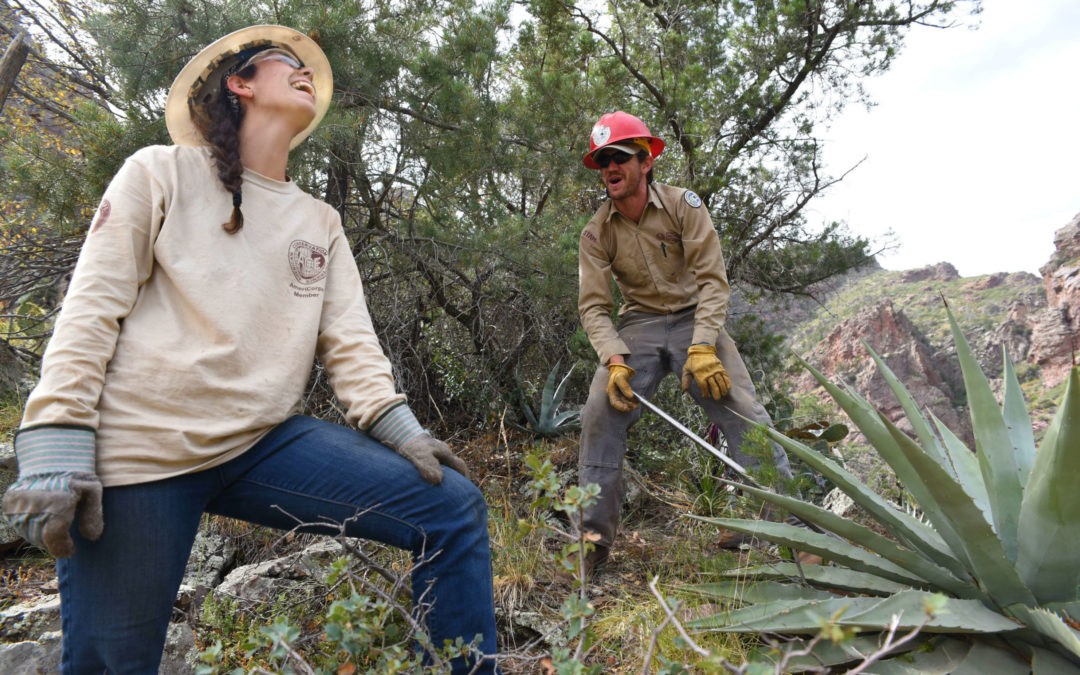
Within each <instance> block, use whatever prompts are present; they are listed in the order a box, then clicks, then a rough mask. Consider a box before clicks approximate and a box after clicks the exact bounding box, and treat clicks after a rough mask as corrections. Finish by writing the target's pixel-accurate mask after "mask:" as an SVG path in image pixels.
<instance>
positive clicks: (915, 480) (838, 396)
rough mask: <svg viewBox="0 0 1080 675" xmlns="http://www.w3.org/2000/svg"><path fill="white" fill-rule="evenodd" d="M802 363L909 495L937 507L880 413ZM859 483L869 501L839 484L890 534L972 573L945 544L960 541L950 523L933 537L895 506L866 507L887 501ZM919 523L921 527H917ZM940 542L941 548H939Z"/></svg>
mask: <svg viewBox="0 0 1080 675" xmlns="http://www.w3.org/2000/svg"><path fill="white" fill-rule="evenodd" d="M796 358H798V357H796ZM799 361H800V362H801V363H802V365H803V366H804V367H805V368H807V370H809V371H810V373H811V374H812V375H813V376H814V378H815V379H817V381H818V382H819V383H820V384H821V386H822V387H824V388H825V390H826V391H828V392H829V395H830V396H832V397H833V400H835V401H836V402H837V404H839V405H840V407H841V408H842V409H843V410H844V412H846V413H847V415H848V417H849V418H851V421H852V422H854V423H855V425H856V426H857V427H858V428H859V430H860V431H862V433H863V435H864V436H866V438H867V440H868V441H870V443H871V445H873V446H874V448H875V449H876V450H877V451H878V454H879V455H881V457H882V458H883V459H884V460H885V462H886V463H888V464H889V466H891V467H892V469H893V471H894V472H895V473H896V477H897V479H898V480H899V481H900V482H901V483H902V484H903V485H904V486H905V487H906V488H907V489H908V491H909V492H911V494H912V495H913V496H914V497H915V500H916V501H917V502H918V503H919V504H920V505H921V506H922V507H923V508H924V509H926V508H927V506H928V505H929V506H930V507H932V506H933V505H934V500H933V496H932V493H930V492H929V491H928V490H927V489H926V488H925V487H924V486H923V484H922V480H921V479H920V477H919V474H918V472H917V471H915V469H914V468H913V467H912V466H911V463H910V462H908V460H907V459H906V458H905V457H904V454H903V453H902V452H901V451H900V449H899V447H897V444H896V441H895V440H894V439H893V437H892V435H891V434H890V433H889V430H888V428H887V427H886V426H885V425H884V424H882V421H881V418H880V417H879V415H878V413H877V411H876V410H874V408H873V406H871V405H870V404H869V403H867V402H866V401H865V400H863V399H861V398H860V397H859V396H857V395H855V394H854V393H852V392H846V391H844V390H842V389H840V388H839V387H837V386H836V385H835V384H833V383H832V382H830V381H829V380H828V379H827V378H826V377H825V376H824V375H822V374H821V373H819V372H818V371H817V370H815V369H814V368H813V367H812V366H811V365H810V364H808V363H806V362H805V361H803V360H802V359H799ZM769 435H770V437H772V438H773V439H774V440H776V441H777V442H778V443H780V444H782V445H783V446H784V447H785V448H787V449H789V450H790V449H792V448H793V446H791V445H789V444H787V443H785V442H784V441H783V440H782V439H781V438H780V437H779V436H778V435H774V434H769ZM792 451H793V452H795V453H796V454H797V455H798V456H799V458H800V459H802V460H803V461H806V462H808V463H811V465H813V464H815V463H816V462H814V460H813V459H812V458H810V456H809V453H801V452H799V451H798V450H797V449H795V450H792ZM815 468H816V467H815ZM826 477H828V478H830V479H831V476H828V475H826ZM834 482H836V481H835V480H834ZM856 483H858V485H859V492H858V494H859V495H867V496H868V499H867V500H861V499H860V497H857V496H856V493H854V492H848V488H847V487H845V486H844V485H841V484H840V483H838V482H837V483H836V485H837V486H839V487H840V489H842V490H844V492H846V493H847V494H848V495H849V496H850V497H851V498H852V499H854V500H855V501H856V503H858V504H859V505H860V506H862V507H863V508H866V509H867V511H869V512H870V513H871V515H873V517H874V518H875V519H877V520H878V521H879V522H880V523H882V524H883V525H885V526H886V527H887V528H888V529H889V531H890V532H893V533H894V534H896V535H897V536H898V537H900V538H901V539H902V540H903V541H904V542H906V543H907V544H909V545H910V546H912V547H914V548H918V549H919V550H920V551H922V552H923V553H924V554H926V555H927V557H929V558H931V559H932V560H934V561H935V562H937V563H938V564H940V565H942V566H944V567H947V568H948V569H950V570H951V571H952V572H953V574H956V575H964V574H967V573H968V571H967V569H966V568H970V561H968V560H967V558H966V553H965V552H964V551H963V550H956V549H955V548H954V547H951V546H948V545H947V544H945V542H950V541H955V540H956V538H958V537H959V536H960V535H959V534H958V533H957V532H956V531H954V530H953V529H952V525H951V524H950V523H949V522H948V521H942V522H935V523H934V527H935V529H936V530H937V533H936V534H935V535H933V536H930V535H926V534H925V533H926V532H931V531H932V530H931V529H930V528H929V527H926V526H925V525H924V524H922V523H919V521H917V520H916V519H914V518H911V517H910V516H909V517H907V518H902V517H897V516H894V515H893V514H896V513H898V512H897V511H896V510H895V509H893V508H892V507H891V506H889V507H887V508H884V509H882V508H874V509H871V508H870V507H868V506H867V505H866V504H864V501H867V502H868V503H870V504H874V503H884V500H882V499H881V498H880V497H878V496H877V495H875V494H874V493H873V492H871V491H870V490H869V488H866V486H864V485H862V483H859V482H858V481H856ZM869 495H873V497H869ZM915 523H919V524H918V525H915ZM939 542H940V546H941V548H939ZM946 552H948V553H946ZM955 558H959V562H960V563H963V565H961V564H958V562H957V560H955ZM965 566H966V567H965Z"/></svg>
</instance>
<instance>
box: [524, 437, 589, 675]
mask: <svg viewBox="0 0 1080 675" xmlns="http://www.w3.org/2000/svg"><path fill="white" fill-rule="evenodd" d="M525 464H526V466H527V467H528V468H529V471H530V473H531V474H532V481H531V482H530V484H529V491H530V492H531V493H532V495H533V503H532V510H533V511H534V512H536V511H546V510H555V511H560V512H562V513H563V514H565V515H566V517H567V519H568V521H569V522H570V529H563V528H561V527H559V526H558V525H556V524H555V523H552V522H551V521H550V520H548V519H537V518H534V519H532V520H525V519H522V520H520V521H518V530H519V533H520V535H521V536H526V535H528V534H529V533H531V532H533V531H534V530H536V529H537V528H538V527H540V528H543V530H544V531H546V532H547V533H549V534H553V535H555V536H556V537H558V538H559V539H560V540H561V541H562V542H564V543H563V546H562V548H561V550H560V552H559V555H558V556H557V560H556V562H557V564H558V565H559V566H560V568H561V569H563V570H565V572H567V573H568V574H570V575H572V576H573V577H574V579H575V583H574V585H575V587H576V589H577V592H576V593H572V594H571V595H570V596H568V597H567V598H566V600H565V601H564V602H563V604H562V607H561V608H560V611H561V613H562V618H563V623H564V624H565V626H566V635H565V639H566V640H567V641H568V642H570V643H572V644H573V645H574V646H573V649H571V648H570V647H566V646H555V647H553V648H552V653H551V661H552V663H551V666H552V667H553V668H554V669H555V672H556V673H559V675H564V674H565V675H570V674H574V675H582V674H586V673H600V672H602V671H601V668H600V666H598V665H592V666H589V665H586V664H585V662H584V660H585V657H586V656H587V654H588V653H589V650H590V649H591V648H592V646H593V634H592V631H591V630H590V628H589V622H590V620H591V619H592V617H593V615H594V614H595V612H596V609H595V607H593V604H592V602H591V600H590V599H589V596H588V593H587V589H588V577H587V575H586V573H585V556H586V555H587V554H588V553H589V552H590V551H592V550H593V549H594V547H595V543H594V542H595V541H596V538H597V537H596V536H595V535H594V534H592V533H588V532H585V531H584V529H583V527H582V518H583V512H584V509H585V507H587V506H589V505H591V504H593V503H595V502H596V498H597V496H598V495H599V494H600V486H599V485H596V484H595V483H592V484H589V485H586V486H585V487H579V486H577V485H572V486H570V487H568V488H565V489H563V485H562V481H561V479H560V478H559V475H558V473H557V472H556V471H555V467H554V466H553V465H552V463H551V462H550V461H549V460H547V459H541V458H540V457H539V456H538V455H536V454H530V455H529V456H527V457H526V458H525ZM538 523H541V524H539V525H538Z"/></svg>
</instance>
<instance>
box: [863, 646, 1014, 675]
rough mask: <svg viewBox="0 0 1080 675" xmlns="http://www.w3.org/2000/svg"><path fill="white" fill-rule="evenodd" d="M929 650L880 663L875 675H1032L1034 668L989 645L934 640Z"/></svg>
mask: <svg viewBox="0 0 1080 675" xmlns="http://www.w3.org/2000/svg"><path fill="white" fill-rule="evenodd" d="M926 649H932V650H933V651H926V650H925V649H924V650H921V651H919V652H909V653H907V654H904V655H903V656H900V657H897V658H891V659H887V660H884V661H879V662H878V663H875V664H874V665H873V666H872V667H871V672H873V673H874V675H1028V673H1029V671H1030V668H1029V667H1028V664H1027V662H1026V661H1024V660H1023V659H1022V658H1020V657H1019V656H1018V655H1017V654H1016V653H1015V652H1013V651H1010V650H1008V649H1004V648H1001V647H996V646H993V645H990V644H987V643H986V642H985V641H981V640H980V641H975V642H968V641H966V640H957V639H946V640H941V641H940V642H939V641H937V640H932V641H930V643H929V644H928V645H927V648H926Z"/></svg>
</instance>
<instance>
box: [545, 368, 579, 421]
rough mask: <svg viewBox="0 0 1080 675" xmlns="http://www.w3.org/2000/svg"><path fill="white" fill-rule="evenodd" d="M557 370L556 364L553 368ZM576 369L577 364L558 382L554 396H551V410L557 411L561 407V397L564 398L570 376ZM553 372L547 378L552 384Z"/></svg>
mask: <svg viewBox="0 0 1080 675" xmlns="http://www.w3.org/2000/svg"><path fill="white" fill-rule="evenodd" d="M555 367H556V368H558V364H556V366H555ZM575 368H577V364H576V363H575V364H573V365H572V366H570V370H568V371H566V375H564V376H563V379H562V380H560V381H559V386H558V387H557V388H556V389H555V394H554V395H553V396H552V401H553V403H552V409H553V410H557V409H558V408H559V406H560V405H562V401H563V397H564V396H566V387H567V385H568V384H569V383H570V376H571V375H573V374H574V369H575ZM554 375H555V371H554V370H553V371H551V373H550V374H549V376H548V377H549V378H550V379H551V380H552V381H553V382H554Z"/></svg>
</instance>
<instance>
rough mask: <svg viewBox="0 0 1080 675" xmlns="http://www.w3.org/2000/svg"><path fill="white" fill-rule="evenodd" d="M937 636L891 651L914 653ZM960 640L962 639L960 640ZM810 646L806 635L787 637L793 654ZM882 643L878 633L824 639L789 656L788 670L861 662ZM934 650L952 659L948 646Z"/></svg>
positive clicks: (815, 669)
mask: <svg viewBox="0 0 1080 675" xmlns="http://www.w3.org/2000/svg"><path fill="white" fill-rule="evenodd" d="M933 639H934V638H933V637H931V636H929V635H926V636H923V635H920V636H917V637H916V638H915V639H914V640H912V641H911V642H908V643H906V644H904V645H902V646H901V647H899V648H897V649H896V650H894V651H892V652H890V654H892V655H895V654H904V653H908V654H910V653H911V652H913V651H915V650H918V649H920V648H921V647H922V646H923V645H924V644H926V643H928V642H930V641H931V640H933ZM956 642H960V641H959V640H957V641H956ZM961 644H962V643H961ZM809 646H810V641H809V640H807V639H805V638H797V637H793V638H792V639H791V642H787V641H785V643H784V651H786V652H788V653H789V654H798V653H800V652H806V650H807V649H808V648H809ZM880 647H881V636H880V635H878V634H874V635H864V636H856V637H854V638H851V639H848V640H840V641H836V642H834V641H832V640H822V641H821V642H818V643H817V644H815V645H814V648H813V653H811V654H808V655H806V656H795V657H789V658H788V659H787V662H786V663H787V669H786V670H785V671H784V672H786V673H794V672H800V671H803V670H809V671H813V672H821V667H822V666H826V667H830V666H831V667H837V666H842V665H845V664H849V663H857V662H861V661H863V660H864V659H865V658H866V655H867V654H873V653H874V652H876V651H877V650H878V649H880ZM964 647H965V649H969V648H970V645H967V644H964ZM931 653H932V654H935V655H937V658H939V659H941V658H942V657H945V658H946V659H948V655H947V654H946V653H945V652H944V650H942V651H941V652H940V653H939V652H938V651H934V652H931ZM763 656H765V658H768V656H767V655H763ZM921 656H923V655H921V654H920V655H918V656H916V657H915V658H919V657H921ZM905 658H906V659H911V656H907V657H905ZM953 660H955V656H954V657H953ZM947 662H948V663H952V660H948V661H947ZM873 672H874V673H878V672H879V671H878V670H877V665H876V664H875V665H874V668H873ZM887 672H893V671H887ZM897 672H898V671H897ZM940 672H942V673H947V672H948V671H947V670H942V671H940ZM919 675H926V672H925V671H919Z"/></svg>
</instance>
